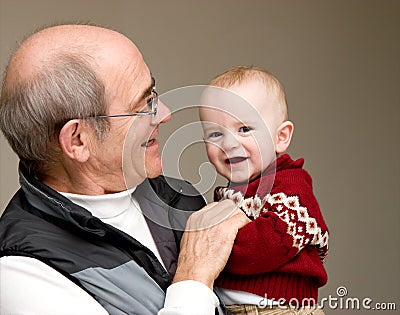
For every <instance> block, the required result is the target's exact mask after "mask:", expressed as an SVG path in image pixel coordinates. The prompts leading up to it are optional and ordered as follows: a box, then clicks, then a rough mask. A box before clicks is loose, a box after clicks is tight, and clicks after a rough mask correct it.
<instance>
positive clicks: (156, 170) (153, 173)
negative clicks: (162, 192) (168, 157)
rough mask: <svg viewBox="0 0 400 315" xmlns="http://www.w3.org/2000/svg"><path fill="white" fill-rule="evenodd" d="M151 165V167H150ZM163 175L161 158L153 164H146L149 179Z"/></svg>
mask: <svg viewBox="0 0 400 315" xmlns="http://www.w3.org/2000/svg"><path fill="white" fill-rule="evenodd" d="M148 164H150V165H148ZM161 174H162V163H161V158H160V159H159V160H158V161H153V162H152V163H146V176H147V178H156V177H158V176H160V175H161Z"/></svg>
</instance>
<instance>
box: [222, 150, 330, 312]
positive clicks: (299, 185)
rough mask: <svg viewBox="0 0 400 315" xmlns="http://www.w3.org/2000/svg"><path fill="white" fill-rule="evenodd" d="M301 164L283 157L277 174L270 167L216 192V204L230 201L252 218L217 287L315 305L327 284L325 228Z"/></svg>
mask: <svg viewBox="0 0 400 315" xmlns="http://www.w3.org/2000/svg"><path fill="white" fill-rule="evenodd" d="M303 163H304V160H303V159H299V160H297V161H293V160H292V159H291V158H290V156H289V155H288V154H285V155H282V156H281V157H279V158H278V159H277V161H276V174H275V172H274V170H275V168H274V169H271V168H270V169H269V170H268V171H266V172H264V174H263V175H262V176H261V177H260V178H258V179H256V180H254V181H253V182H251V183H250V184H248V185H242V186H232V187H218V188H216V190H215V199H216V200H222V199H232V200H234V201H235V203H236V204H237V205H239V206H240V207H241V208H242V209H243V211H244V212H245V213H246V214H247V215H248V216H249V217H250V218H251V219H253V220H252V221H251V222H250V223H248V224H247V225H245V226H244V227H243V228H242V229H240V231H239V233H238V235H237V237H236V240H235V244H234V246H233V249H232V253H231V256H230V258H229V261H228V263H227V265H226V267H225V270H224V271H223V272H222V273H221V274H220V276H219V278H218V279H217V280H216V285H217V286H219V287H222V288H227V289H234V290H240V291H245V292H250V293H254V294H257V295H260V296H263V297H267V298H269V299H275V300H278V299H282V298H283V299H285V300H286V302H287V303H288V302H290V299H292V298H296V299H297V301H298V303H302V302H303V301H305V304H307V305H309V304H312V303H307V300H306V299H311V298H312V299H314V301H317V299H318V288H319V287H321V286H323V285H324V284H325V283H326V282H327V274H326V271H325V268H324V266H323V260H324V258H325V257H326V255H327V251H328V229H327V226H326V224H325V222H324V219H323V217H322V214H321V212H320V209H319V206H318V202H317V200H316V199H315V197H314V194H313V192H312V180H311V177H310V175H309V174H308V173H307V172H306V171H305V170H304V169H303V168H302V166H303ZM271 186H272V189H271Z"/></svg>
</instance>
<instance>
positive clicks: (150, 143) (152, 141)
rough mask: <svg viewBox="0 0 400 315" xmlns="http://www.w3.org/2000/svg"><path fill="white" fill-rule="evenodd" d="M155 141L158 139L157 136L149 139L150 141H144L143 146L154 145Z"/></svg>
mask: <svg viewBox="0 0 400 315" xmlns="http://www.w3.org/2000/svg"><path fill="white" fill-rule="evenodd" d="M155 141H156V139H155V138H153V139H150V140H148V141H146V142H144V143H142V147H146V148H147V147H150V146H152V145H153V144H154V142H155Z"/></svg>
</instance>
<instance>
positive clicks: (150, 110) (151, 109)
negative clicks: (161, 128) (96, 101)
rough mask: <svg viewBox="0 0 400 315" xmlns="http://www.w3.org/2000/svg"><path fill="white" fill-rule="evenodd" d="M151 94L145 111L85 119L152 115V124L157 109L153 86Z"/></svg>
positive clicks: (156, 97) (154, 120)
mask: <svg viewBox="0 0 400 315" xmlns="http://www.w3.org/2000/svg"><path fill="white" fill-rule="evenodd" d="M151 94H153V97H152V98H151V99H150V101H148V102H147V109H146V110H143V111H141V112H137V113H131V114H117V115H98V116H89V117H85V118H115V117H130V116H147V115H153V117H152V124H154V123H155V122H156V114H157V107H158V93H157V91H156V87H155V86H153V88H152V90H151Z"/></svg>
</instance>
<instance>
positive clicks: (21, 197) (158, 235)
mask: <svg viewBox="0 0 400 315" xmlns="http://www.w3.org/2000/svg"><path fill="white" fill-rule="evenodd" d="M20 184H21V189H20V190H19V191H18V192H17V193H16V194H15V196H14V197H13V198H12V200H11V201H10V203H9V205H8V206H7V208H6V210H5V212H4V213H3V216H2V217H1V218H0V257H2V256H26V257H33V258H36V259H38V260H40V261H42V262H44V263H45V264H47V265H49V266H50V267H52V268H54V269H55V270H57V271H59V272H60V273H62V274H63V275H64V276H66V277H67V278H68V279H70V280H71V281H73V282H75V283H76V284H77V285H79V286H80V287H81V288H83V289H84V290H85V291H86V292H88V293H89V294H90V295H92V296H93V297H94V298H95V299H96V300H97V301H98V302H99V303H100V304H101V305H102V306H103V307H104V308H105V309H106V310H107V311H108V312H109V313H110V314H124V313H125V314H156V313H157V311H158V310H159V309H160V308H162V306H163V303H164V298H165V290H166V288H167V287H168V286H169V284H170V282H171V280H172V277H173V275H174V273H175V270H176V263H177V257H178V251H179V243H180V238H181V236H182V230H183V229H184V227H185V224H186V221H187V218H188V217H189V216H190V214H191V213H192V212H193V211H196V210H198V209H199V208H201V207H203V206H204V205H205V201H204V199H203V198H202V197H201V196H200V195H199V193H198V192H197V191H196V190H195V189H194V188H193V186H191V185H190V184H189V183H187V182H185V181H182V180H177V179H171V178H165V177H163V176H160V177H157V178H155V179H148V180H146V181H145V182H144V183H142V184H141V185H139V186H138V187H137V188H136V190H135V191H134V193H133V196H134V198H136V200H137V201H138V202H139V204H140V206H141V209H142V211H143V214H144V216H145V218H146V221H147V224H148V226H149V229H150V232H151V234H152V236H153V238H154V241H155V243H156V246H157V248H158V250H159V252H160V255H161V257H162V259H163V262H164V265H165V266H166V269H167V270H165V269H164V267H163V266H162V265H161V263H160V262H159V261H158V260H157V258H156V257H155V255H154V254H153V252H151V251H150V250H149V249H148V248H147V247H145V246H143V245H142V244H140V243H139V242H138V241H137V240H135V239H134V238H132V237H130V236H129V235H127V234H125V233H124V232H122V231H120V230H118V229H116V228H114V227H112V226H110V225H108V224H105V223H103V222H102V221H101V220H100V219H98V218H96V217H94V216H92V215H91V213H90V212H89V211H87V210H86V209H84V208H82V207H80V206H78V205H76V204H74V203H72V202H71V201H70V200H69V199H67V198H65V197H64V196H62V195H61V194H59V193H57V192H56V191H54V190H53V189H51V188H50V187H48V186H46V185H44V184H43V183H42V182H40V181H38V180H37V179H35V178H33V177H31V176H29V175H28V174H26V171H25V170H23V169H22V167H20Z"/></svg>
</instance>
